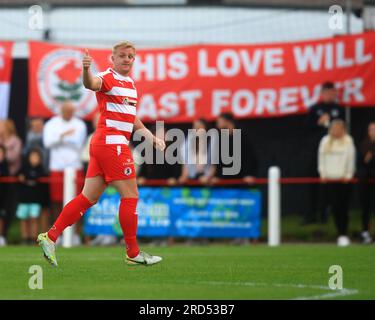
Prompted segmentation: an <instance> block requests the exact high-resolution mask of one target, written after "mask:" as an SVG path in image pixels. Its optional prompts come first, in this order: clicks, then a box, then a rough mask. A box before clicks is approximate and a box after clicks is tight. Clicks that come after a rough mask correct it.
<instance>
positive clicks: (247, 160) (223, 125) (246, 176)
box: [212, 113, 258, 184]
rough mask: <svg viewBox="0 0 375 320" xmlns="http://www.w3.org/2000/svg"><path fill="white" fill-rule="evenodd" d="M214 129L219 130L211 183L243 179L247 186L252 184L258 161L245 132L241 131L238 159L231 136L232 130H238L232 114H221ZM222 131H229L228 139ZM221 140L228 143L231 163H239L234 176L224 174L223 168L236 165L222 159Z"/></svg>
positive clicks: (232, 136)
mask: <svg viewBox="0 0 375 320" xmlns="http://www.w3.org/2000/svg"><path fill="white" fill-rule="evenodd" d="M216 127H217V128H218V129H219V130H220V132H219V139H218V143H217V146H216V147H217V148H218V150H219V153H218V154H219V163H218V164H216V168H215V177H214V178H213V180H212V181H213V182H216V181H219V179H243V181H244V182H246V183H248V184H251V183H254V181H255V177H256V174H257V169H258V160H257V157H256V154H255V151H254V147H253V144H252V142H251V140H250V138H249V136H248V134H247V133H246V131H245V130H243V129H242V130H241V144H240V148H241V149H240V150H241V157H239V156H238V154H235V151H236V150H235V147H234V144H235V143H236V141H235V139H234V135H233V132H234V129H238V128H236V123H235V120H234V118H233V116H232V114H231V113H223V114H221V115H220V116H219V117H218V119H217V121H216ZM223 129H228V130H229V137H227V136H226V132H225V130H223ZM222 130H223V131H222ZM228 138H229V139H228ZM222 139H228V140H227V141H228V142H229V154H230V157H232V156H233V162H234V161H239V162H240V170H239V172H238V173H236V174H229V175H228V174H225V172H224V169H225V168H227V169H228V168H230V167H236V165H235V164H234V163H229V164H226V163H225V161H224V159H223V154H224V153H225V152H224V149H222V143H221V142H222Z"/></svg>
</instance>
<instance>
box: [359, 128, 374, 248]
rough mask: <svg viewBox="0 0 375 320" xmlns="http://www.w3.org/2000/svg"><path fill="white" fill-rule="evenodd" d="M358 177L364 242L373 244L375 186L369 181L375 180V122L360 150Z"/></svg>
mask: <svg viewBox="0 0 375 320" xmlns="http://www.w3.org/2000/svg"><path fill="white" fill-rule="evenodd" d="M358 177H359V179H360V186H359V191H360V201H361V207H362V233H361V238H362V242H363V243H365V244H368V243H371V242H372V238H371V235H370V213H371V200H372V199H373V198H375V184H370V183H369V182H368V179H375V121H374V122H371V123H370V124H369V126H368V135H367V137H366V139H365V140H364V141H363V142H362V144H361V148H360V150H359V161H358Z"/></svg>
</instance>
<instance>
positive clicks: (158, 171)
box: [137, 126, 182, 186]
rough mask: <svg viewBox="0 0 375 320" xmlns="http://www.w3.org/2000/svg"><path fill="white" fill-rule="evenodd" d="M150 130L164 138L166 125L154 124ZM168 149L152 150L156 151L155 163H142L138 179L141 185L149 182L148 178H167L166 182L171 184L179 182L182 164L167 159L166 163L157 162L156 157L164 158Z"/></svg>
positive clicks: (168, 142)
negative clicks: (169, 161)
mask: <svg viewBox="0 0 375 320" xmlns="http://www.w3.org/2000/svg"><path fill="white" fill-rule="evenodd" d="M150 130H151V132H152V133H153V134H155V135H156V134H157V136H158V137H160V138H162V139H164V137H165V135H166V132H165V129H164V127H158V128H156V127H155V126H152V127H151V128H150ZM170 144H171V142H170V141H166V145H167V147H168V146H169V145H170ZM166 149H167V148H166ZM166 149H165V150H164V151H160V150H155V149H154V150H152V152H154V155H153V160H154V161H153V163H144V164H142V165H141V167H140V169H139V172H138V179H137V181H138V184H139V185H144V184H145V183H147V180H165V182H166V183H167V184H168V185H170V186H173V185H176V184H177V179H178V177H179V176H180V175H181V169H182V166H181V164H179V163H175V164H169V163H168V162H167V161H166V160H167V159H164V163H156V162H157V161H156V159H161V158H164V156H165V152H166ZM158 154H159V155H158Z"/></svg>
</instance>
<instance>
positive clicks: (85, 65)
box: [82, 49, 92, 70]
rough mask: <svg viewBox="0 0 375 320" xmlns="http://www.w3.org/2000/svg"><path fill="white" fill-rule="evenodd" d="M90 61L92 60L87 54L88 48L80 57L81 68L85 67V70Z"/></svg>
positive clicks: (88, 66)
mask: <svg viewBox="0 0 375 320" xmlns="http://www.w3.org/2000/svg"><path fill="white" fill-rule="evenodd" d="M91 62H92V58H91V57H90V55H89V50H87V49H85V53H84V55H83V59H82V66H83V69H86V70H87V69H89V68H90V66H91Z"/></svg>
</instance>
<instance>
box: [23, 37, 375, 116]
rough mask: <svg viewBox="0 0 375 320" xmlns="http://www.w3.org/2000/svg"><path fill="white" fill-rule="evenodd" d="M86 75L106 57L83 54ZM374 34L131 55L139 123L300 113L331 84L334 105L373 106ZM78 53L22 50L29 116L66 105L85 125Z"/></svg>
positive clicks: (88, 107)
mask: <svg viewBox="0 0 375 320" xmlns="http://www.w3.org/2000/svg"><path fill="white" fill-rule="evenodd" d="M89 51H90V55H91V56H92V57H93V59H94V65H93V72H97V71H103V70H105V69H106V68H107V67H109V66H110V60H109V57H110V54H111V52H110V50H93V49H90V50H89ZM374 53H375V32H368V33H364V34H359V35H352V36H340V37H336V38H332V39H322V40H314V41H303V42H294V43H277V44H264V45H203V46H187V47H178V48H168V49H139V50H137V57H136V61H135V64H134V67H133V72H132V77H133V79H134V80H135V83H136V87H137V89H138V94H139V97H140V99H139V103H138V106H137V114H138V115H139V117H140V118H141V119H143V120H144V121H148V120H156V119H160V120H166V121H169V122H181V121H191V120H193V119H196V118H201V117H202V118H205V119H207V120H213V119H215V118H216V117H217V115H218V114H220V113H222V112H226V111H231V112H233V113H234V115H235V116H236V117H237V118H254V117H273V116H285V115H291V114H300V113H304V112H306V111H307V109H308V107H309V106H311V105H312V104H313V103H315V102H316V101H318V100H319V93H320V85H321V83H322V82H325V81H333V82H335V84H336V86H337V88H338V89H339V100H340V102H341V103H343V104H345V105H349V106H353V107H357V106H375V90H374V82H373V81H374V80H373V79H374V77H375V63H374ZM81 58H82V49H81V48H72V47H64V46H58V45H50V44H44V43H39V42H31V43H30V65H29V69H30V70H29V72H30V90H29V94H30V96H29V101H30V105H29V113H30V115H37V114H38V115H42V116H51V115H52V113H56V112H57V110H58V106H59V102H60V101H62V100H64V99H71V100H72V101H73V102H74V103H75V104H76V106H77V108H78V110H79V112H80V115H81V116H84V117H87V118H90V115H91V114H92V112H93V110H94V109H95V106H96V101H95V96H94V94H93V93H91V92H89V91H88V90H85V89H84V88H83V86H82V80H81Z"/></svg>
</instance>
